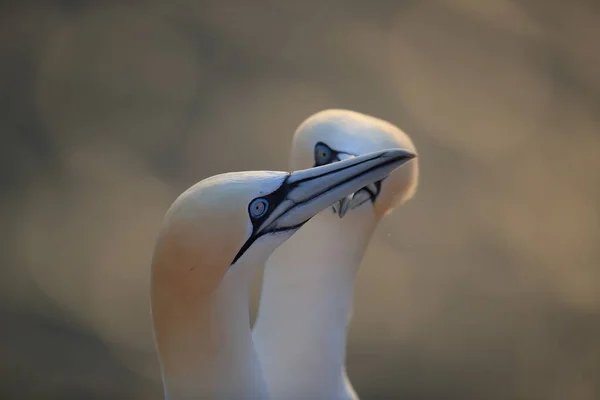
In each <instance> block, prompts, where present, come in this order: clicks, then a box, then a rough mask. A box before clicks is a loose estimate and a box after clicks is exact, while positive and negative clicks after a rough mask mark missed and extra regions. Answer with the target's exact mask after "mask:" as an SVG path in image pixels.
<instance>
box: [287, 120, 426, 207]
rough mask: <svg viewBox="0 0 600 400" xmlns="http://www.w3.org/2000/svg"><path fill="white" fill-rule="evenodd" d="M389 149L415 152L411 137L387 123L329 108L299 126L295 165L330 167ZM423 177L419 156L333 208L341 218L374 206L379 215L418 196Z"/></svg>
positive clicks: (293, 164) (294, 166)
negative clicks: (365, 205)
mask: <svg viewBox="0 0 600 400" xmlns="http://www.w3.org/2000/svg"><path fill="white" fill-rule="evenodd" d="M386 148H402V149H406V150H407V151H409V152H411V153H414V154H416V150H415V146H414V144H413V142H412V140H411V139H410V138H409V137H408V135H406V134H405V133H404V132H402V131H401V130H400V129H399V128H398V127H396V126H395V125H392V124H391V123H389V122H387V121H384V120H381V119H378V118H375V117H372V116H369V115H365V114H361V113H358V112H354V111H349V110H325V111H321V112H318V113H316V114H313V115H312V116H310V117H309V118H308V119H306V120H305V121H304V122H303V123H302V124H301V125H300V126H299V127H298V129H297V130H296V133H295V134H294V139H293V144H292V155H291V166H292V168H307V167H309V166H319V165H328V164H331V163H334V162H339V161H343V160H347V159H350V158H353V157H356V156H360V155H362V154H366V153H370V152H373V151H378V150H382V149H386ZM409 160H410V159H406V160H405V162H406V161H409ZM418 175H419V166H418V163H417V160H416V159H415V160H413V161H412V162H410V163H408V164H407V165H405V166H403V167H402V168H398V169H396V170H395V171H393V172H392V173H391V174H390V175H389V176H387V177H385V178H383V179H381V180H378V181H376V182H374V183H371V184H369V185H366V186H365V187H363V188H361V189H360V190H358V191H357V192H354V193H352V194H351V195H349V196H347V197H344V198H343V199H341V200H340V201H338V202H337V203H336V204H335V205H334V206H333V209H334V211H335V212H336V213H337V214H338V215H339V216H340V218H341V217H343V216H344V215H345V214H346V212H348V211H349V210H352V209H355V208H358V207H359V206H361V205H363V204H370V205H371V207H372V209H373V212H374V214H373V215H374V216H375V218H376V219H380V218H382V217H383V216H385V215H386V214H387V213H389V212H390V211H392V210H393V209H394V208H395V207H396V206H398V205H401V204H402V203H404V202H406V201H408V200H409V199H411V198H412V197H413V196H414V194H415V191H416V188H417V182H418Z"/></svg>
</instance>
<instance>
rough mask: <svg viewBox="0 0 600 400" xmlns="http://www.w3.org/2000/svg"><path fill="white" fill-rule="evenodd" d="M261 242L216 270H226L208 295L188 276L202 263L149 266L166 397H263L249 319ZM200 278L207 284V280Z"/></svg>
mask: <svg viewBox="0 0 600 400" xmlns="http://www.w3.org/2000/svg"><path fill="white" fill-rule="evenodd" d="M261 244H262V243H257V245H256V246H253V247H251V248H250V249H249V251H248V253H247V254H246V256H245V257H244V258H243V259H241V260H240V262H239V263H237V264H235V265H233V266H231V267H230V268H228V266H223V267H222V268H216V269H217V270H219V269H220V270H226V272H225V274H224V276H222V277H221V278H220V279H221V280H220V283H219V284H218V285H217V286H216V289H215V290H214V291H212V292H208V291H203V290H202V286H201V285H199V284H198V283H199V281H198V280H197V279H198V277H197V276H194V269H195V267H194V265H198V264H199V263H201V262H202V259H198V260H196V261H197V263H198V264H195V263H194V262H193V261H192V262H189V261H186V262H185V263H184V266H185V268H153V282H152V294H153V296H152V303H153V304H152V309H153V320H154V330H155V339H156V344H157V348H158V352H159V359H160V364H161V372H162V375H163V383H164V390H165V398H166V399H170V400H183V399H185V400H187V399H198V398H252V399H267V398H268V395H267V391H266V384H265V381H264V378H263V377H262V372H261V369H260V365H259V363H258V359H257V356H256V352H255V350H254V345H253V342H252V336H251V332H250V316H249V295H250V287H251V283H252V280H253V277H254V275H255V274H256V272H257V270H258V267H259V266H260V265H262V264H263V263H264V261H265V258H266V256H265V255H264V254H265V252H264V249H263V247H264V246H261ZM267 254H268V253H267ZM188 266H189V268H188ZM199 269H201V268H199ZM204 270H206V269H205V268H204ZM204 278H205V282H206V283H207V284H210V282H208V281H210V280H211V277H204ZM173 290H175V291H176V293H173Z"/></svg>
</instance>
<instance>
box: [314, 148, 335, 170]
mask: <svg viewBox="0 0 600 400" xmlns="http://www.w3.org/2000/svg"><path fill="white" fill-rule="evenodd" d="M332 161H333V151H332V150H331V149H330V148H329V147H328V146H327V145H326V144H323V143H317V144H316V146H315V163H316V165H317V166H319V165H325V164H330V163H331V162H332Z"/></svg>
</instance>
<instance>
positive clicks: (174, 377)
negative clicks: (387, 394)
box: [150, 149, 413, 400]
mask: <svg viewBox="0 0 600 400" xmlns="http://www.w3.org/2000/svg"><path fill="white" fill-rule="evenodd" d="M411 157H413V155H412V154H411V153H410V152H407V151H404V150H398V149H392V150H387V151H379V152H374V153H371V154H368V155H365V156H364V157H357V158H354V159H351V160H347V161H345V162H342V163H338V164H332V165H327V166H322V167H318V168H311V169H307V170H303V171H297V172H292V173H286V172H264V171H263V172H237V173H228V174H223V175H218V176H214V177H212V178H208V179H206V180H204V181H201V182H200V183H198V184H196V185H194V186H192V187H191V188H189V189H188V190H187V191H185V192H184V193H183V194H181V195H180V196H179V197H178V198H177V200H175V202H174V203H173V204H172V206H171V207H170V209H169V210H168V211H167V213H166V215H165V217H164V221H163V223H162V226H161V229H160V232H159V234H158V238H157V241H156V245H155V248H154V254H153V259H152V273H151V293H150V294H151V306H152V319H153V328H154V338H155V343H156V347H157V352H158V358H159V361H160V366H161V372H162V377H163V385H164V390H165V397H166V398H167V399H172V400H175V399H177V400H179V399H192V398H194V399H197V398H206V397H208V398H216V399H244V398H248V399H264V398H268V397H269V396H268V394H267V391H266V385H265V382H264V379H263V377H262V373H261V369H260V367H259V363H258V360H257V357H256V352H255V349H254V345H253V342H252V335H251V331H250V316H249V291H250V286H251V283H252V280H253V277H254V274H255V272H256V271H257V269H258V267H259V266H261V265H262V264H264V262H265V261H266V259H267V258H268V256H269V255H270V254H271V252H272V251H273V250H274V249H275V248H276V247H277V246H279V245H280V244H281V243H282V242H284V241H285V240H286V239H288V238H289V237H290V236H291V235H292V234H293V233H294V232H295V231H296V230H298V228H299V227H300V226H302V225H303V224H304V223H305V222H306V221H308V220H309V219H310V218H311V217H313V216H314V215H315V214H317V213H318V212H319V211H321V210H323V209H325V208H326V207H328V206H330V205H332V204H333V203H334V202H335V201H336V200H338V199H340V198H341V197H344V196H346V195H348V194H349V193H352V192H353V191H356V190H359V189H360V188H361V187H363V186H365V185H368V184H370V183H371V182H374V181H376V180H378V179H381V178H383V177H384V176H386V175H388V174H389V173H390V172H391V171H392V170H393V169H394V168H396V167H397V166H399V165H400V164H402V163H403V162H404V160H406V159H407V158H411ZM282 323H285V321H282Z"/></svg>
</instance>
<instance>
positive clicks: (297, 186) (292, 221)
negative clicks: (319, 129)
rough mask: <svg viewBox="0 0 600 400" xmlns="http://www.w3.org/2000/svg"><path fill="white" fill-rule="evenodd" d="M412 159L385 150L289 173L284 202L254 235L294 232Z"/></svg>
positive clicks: (409, 155)
mask: <svg viewBox="0 0 600 400" xmlns="http://www.w3.org/2000/svg"><path fill="white" fill-rule="evenodd" d="M415 157H416V154H414V153H412V152H410V151H408V150H404V149H389V150H383V151H377V152H373V153H369V154H365V155H362V156H358V157H349V158H347V159H346V160H343V161H339V162H335V163H332V164H327V165H323V166H320V167H315V168H310V169H305V170H302V171H296V172H292V173H291V174H290V175H289V176H288V177H287V179H286V181H285V182H284V184H283V186H282V188H283V189H284V190H283V193H285V198H284V200H283V201H281V202H280V203H279V204H278V206H277V207H276V209H275V210H273V212H272V213H271V215H269V217H268V218H267V219H266V220H265V221H264V222H263V223H262V224H261V226H260V228H259V229H258V231H257V234H264V233H267V232H277V231H283V230H289V229H297V228H299V227H300V226H302V224H304V223H305V222H307V221H308V220H309V219H310V218H312V217H313V216H315V215H316V214H318V213H319V212H320V211H321V210H323V209H325V208H327V207H329V206H331V205H332V204H333V203H335V202H336V201H339V199H340V198H345V197H346V196H349V195H351V194H352V193H354V192H356V191H357V190H359V189H361V188H363V187H365V186H367V185H369V184H371V183H373V182H375V181H378V180H381V179H383V178H384V177H386V176H387V175H388V174H390V173H391V172H392V171H393V170H394V169H396V168H398V167H399V166H401V165H402V164H404V163H406V162H407V161H409V160H412V159H413V158H415ZM344 207H347V206H345V205H344Z"/></svg>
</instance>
